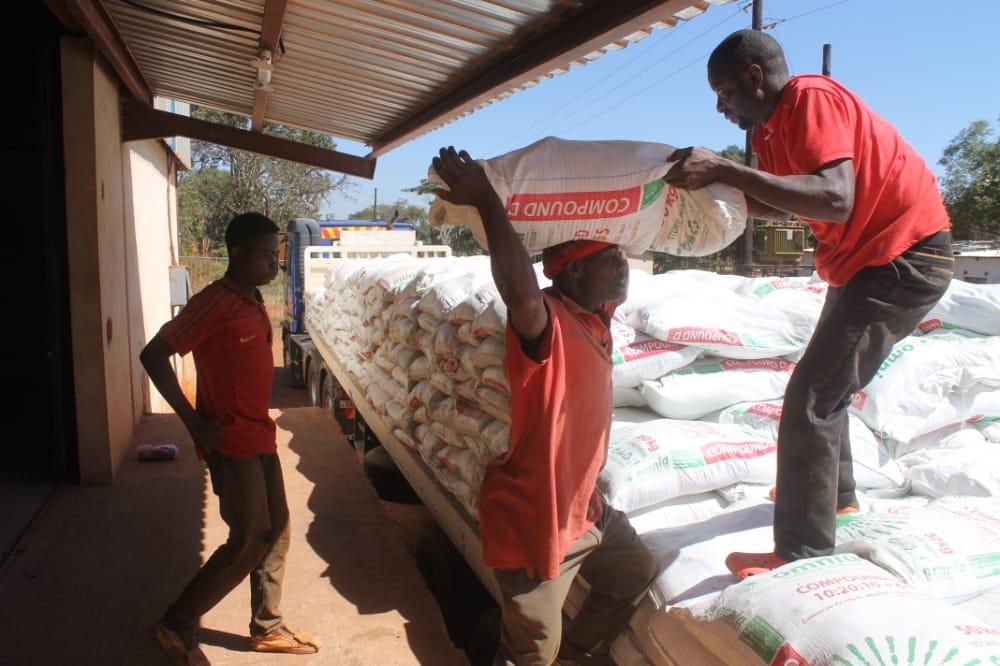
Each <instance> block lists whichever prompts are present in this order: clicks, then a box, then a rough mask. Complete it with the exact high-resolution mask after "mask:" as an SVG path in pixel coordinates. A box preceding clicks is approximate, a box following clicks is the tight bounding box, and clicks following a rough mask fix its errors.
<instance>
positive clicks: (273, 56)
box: [250, 0, 288, 132]
mask: <svg viewBox="0 0 1000 666" xmlns="http://www.w3.org/2000/svg"><path fill="white" fill-rule="evenodd" d="M286 9H288V0H266V2H265V3H264V22H263V24H262V25H261V29H260V55H259V56H258V57H259V58H260V59H261V60H262V61H263V60H265V58H266V59H268V60H270V62H267V63H266V64H267V66H268V67H273V66H274V64H275V63H276V62H278V59H279V57H280V54H279V53H278V49H279V47H280V45H281V31H282V29H283V26H284V24H285V10H286ZM268 54H269V55H268ZM261 71H263V70H261ZM270 81H271V73H270V69H268V70H267V81H261V80H259V78H258V81H257V86H256V87H255V88H254V91H253V116H252V117H251V121H250V127H251V128H252V129H253V131H254V132H263V131H264V112H265V111H267V98H268V96H270V94H271V86H270Z"/></svg>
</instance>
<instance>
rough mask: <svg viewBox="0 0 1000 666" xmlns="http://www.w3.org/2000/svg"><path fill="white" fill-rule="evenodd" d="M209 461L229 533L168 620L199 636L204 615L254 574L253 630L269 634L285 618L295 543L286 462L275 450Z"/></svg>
mask: <svg viewBox="0 0 1000 666" xmlns="http://www.w3.org/2000/svg"><path fill="white" fill-rule="evenodd" d="M205 462H207V463H208V469H209V472H210V473H211V476H212V489H213V490H214V491H215V494H216V495H218V496H219V509H220V513H221V514H222V519H223V520H224V521H225V522H226V525H228V526H229V538H228V539H227V540H226V542H225V543H224V544H222V545H221V546H219V548H218V549H217V550H216V551H215V552H214V553H212V556H211V557H210V558H209V559H208V561H207V562H205V565H204V566H203V567H202V568H201V570H199V571H198V573H197V574H196V575H195V577H194V579H192V580H191V582H190V583H188V585H187V587H185V588H184V591H183V592H182V593H181V596H180V597H179V598H178V599H177V601H176V602H175V603H174V605H173V606H171V608H170V610H169V611H168V613H167V618H166V621H167V623H168V625H173V626H172V627H171V628H172V629H175V630H176V631H179V632H181V633H182V635H183V636H184V637H185V639H186V640H188V641H189V642H190V641H193V635H194V629H195V627H196V626H197V624H198V618H200V617H201V616H202V615H204V614H205V613H207V612H208V611H209V610H210V609H211V608H213V607H214V606H215V605H216V604H218V603H219V602H220V601H222V599H223V597H225V596H226V595H227V594H229V593H230V592H231V591H233V589H235V588H236V586H237V585H239V584H240V583H241V582H242V581H243V579H245V578H246V577H247V576H248V575H249V576H250V612H251V620H250V633H251V634H253V635H260V634H266V633H268V632H270V631H272V630H274V629H276V628H277V627H278V626H279V625H280V624H281V621H282V617H281V611H280V610H279V607H280V605H281V583H282V579H283V577H284V573H285V556H286V554H287V553H288V543H289V526H288V503H287V502H286V500H285V482H284V479H283V478H282V476H281V463H280V462H279V461H278V456H277V455H275V454H272V455H260V456H254V457H252V458H234V457H232V456H227V455H223V454H221V453H213V454H211V455H209V456H208V457H207V458H206V460H205Z"/></svg>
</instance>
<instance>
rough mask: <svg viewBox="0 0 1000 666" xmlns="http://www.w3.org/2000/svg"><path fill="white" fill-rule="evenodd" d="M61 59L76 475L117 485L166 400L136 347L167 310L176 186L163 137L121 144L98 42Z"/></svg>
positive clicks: (114, 93)
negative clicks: (145, 419)
mask: <svg viewBox="0 0 1000 666" xmlns="http://www.w3.org/2000/svg"><path fill="white" fill-rule="evenodd" d="M62 66H63V110H64V113H63V130H64V142H65V157H66V209H67V227H68V229H69V233H70V243H69V255H70V256H69V275H70V310H71V317H72V332H73V365H74V381H75V383H76V386H75V388H76V401H77V429H78V437H79V449H80V478H81V481H82V482H83V483H84V484H100V483H110V482H112V481H113V479H114V475H115V472H116V471H117V470H118V468H119V467H120V465H121V462H122V460H124V458H125V456H126V455H127V454H128V452H129V447H130V444H131V438H132V431H133V428H134V426H135V424H136V423H137V422H138V420H139V419H140V418H141V417H142V414H143V412H144V411H145V410H146V409H147V408H153V409H155V408H156V407H157V406H162V404H161V403H162V400H161V399H159V397H158V396H156V395H155V394H154V393H152V392H151V391H150V390H149V386H148V383H147V380H146V379H145V377H144V375H143V373H142V370H141V368H140V367H139V362H138V353H139V350H141V349H142V346H143V345H144V344H145V343H146V341H147V340H148V339H149V338H150V337H152V335H153V334H154V333H155V332H156V330H157V329H158V328H159V326H160V325H162V323H163V322H165V321H166V320H167V319H169V318H170V296H169V274H168V266H169V265H170V263H171V262H172V261H173V260H174V258H175V257H174V256H173V253H174V248H175V247H176V205H175V202H174V201H173V198H175V197H176V193H175V192H174V189H173V186H172V183H171V181H172V175H173V171H172V169H173V167H172V166H171V162H170V160H171V158H170V156H169V154H168V152H167V150H166V148H165V147H164V145H163V144H162V142H157V141H148V142H142V143H137V144H129V145H123V144H122V142H121V118H120V108H121V106H120V98H119V92H118V83H117V80H116V79H115V77H114V74H113V73H112V72H111V71H110V69H109V68H108V67H107V66H106V65H105V64H104V63H103V61H102V60H101V59H100V58H99V57H98V56H97V55H96V53H95V51H94V49H93V47H92V46H91V45H90V43H89V42H88V41H87V40H85V39H82V38H67V39H65V40H64V41H63V48H62Z"/></svg>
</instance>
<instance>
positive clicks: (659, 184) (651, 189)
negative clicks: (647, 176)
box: [640, 178, 664, 208]
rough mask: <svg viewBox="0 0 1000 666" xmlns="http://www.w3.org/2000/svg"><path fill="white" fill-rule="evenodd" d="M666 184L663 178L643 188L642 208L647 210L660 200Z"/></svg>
mask: <svg viewBox="0 0 1000 666" xmlns="http://www.w3.org/2000/svg"><path fill="white" fill-rule="evenodd" d="M663 187H664V182H663V179H662V178H657V179H656V180H654V181H653V182H651V183H646V184H645V185H643V186H642V205H641V206H640V208H645V207H646V206H648V205H649V204H651V203H653V202H654V201H656V200H657V198H659V196H660V195H661V194H663Z"/></svg>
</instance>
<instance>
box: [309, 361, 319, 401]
mask: <svg viewBox="0 0 1000 666" xmlns="http://www.w3.org/2000/svg"><path fill="white" fill-rule="evenodd" d="M308 373H309V381H308V382H307V386H308V387H309V404H310V405H312V406H313V407H319V406H320V405H321V404H322V402H323V396H322V394H320V386H319V366H318V365H316V364H315V363H311V364H310V365H309V370H308Z"/></svg>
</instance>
